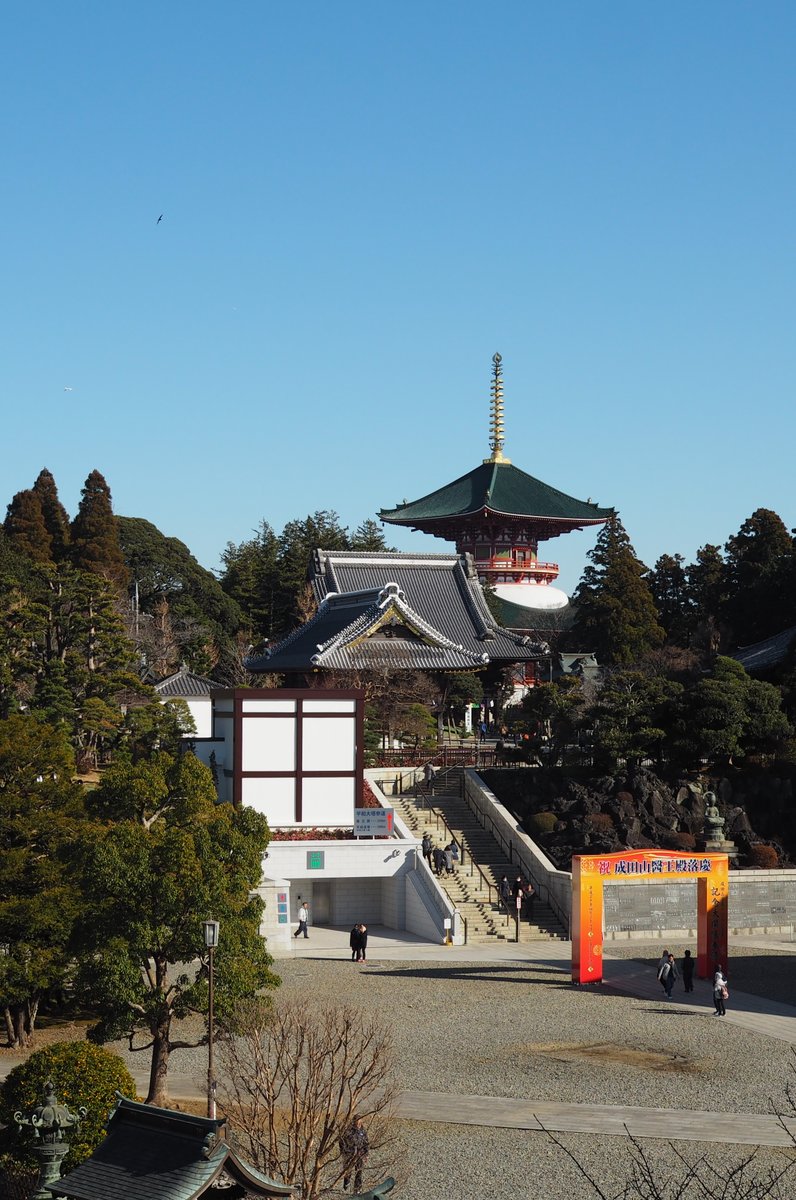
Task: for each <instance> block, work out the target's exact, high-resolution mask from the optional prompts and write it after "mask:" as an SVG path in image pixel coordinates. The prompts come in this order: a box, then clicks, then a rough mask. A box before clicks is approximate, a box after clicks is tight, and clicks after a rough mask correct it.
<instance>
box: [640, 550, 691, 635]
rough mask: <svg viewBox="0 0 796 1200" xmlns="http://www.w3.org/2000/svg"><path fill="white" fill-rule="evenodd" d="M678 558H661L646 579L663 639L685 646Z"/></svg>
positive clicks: (685, 614) (685, 617) (683, 596)
mask: <svg viewBox="0 0 796 1200" xmlns="http://www.w3.org/2000/svg"><path fill="white" fill-rule="evenodd" d="M683 561H684V560H683V556H682V554H674V555H672V554H662V555H661V556H660V558H659V559H658V561H657V562H656V564H655V566H654V568H653V569H652V571H651V573H650V577H649V584H650V590H651V591H652V598H653V600H654V601H655V607H656V608H657V610H658V620H659V621H660V624H661V626H662V628H663V629H664V631H665V633H666V636H667V638H669V639H670V640H671V641H673V642H676V643H677V644H678V645H687V634H686V630H687V626H688V595H687V587H686V584H687V579H686V573H685V568H684V567H683Z"/></svg>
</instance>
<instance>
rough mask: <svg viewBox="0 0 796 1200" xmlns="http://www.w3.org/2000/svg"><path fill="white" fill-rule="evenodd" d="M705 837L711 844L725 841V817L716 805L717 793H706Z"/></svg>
mask: <svg viewBox="0 0 796 1200" xmlns="http://www.w3.org/2000/svg"><path fill="white" fill-rule="evenodd" d="M705 837H706V838H707V840H708V841H709V842H723V841H724V817H722V815H721V813H720V812H719V810H718V807H717V805H716V793H715V792H705Z"/></svg>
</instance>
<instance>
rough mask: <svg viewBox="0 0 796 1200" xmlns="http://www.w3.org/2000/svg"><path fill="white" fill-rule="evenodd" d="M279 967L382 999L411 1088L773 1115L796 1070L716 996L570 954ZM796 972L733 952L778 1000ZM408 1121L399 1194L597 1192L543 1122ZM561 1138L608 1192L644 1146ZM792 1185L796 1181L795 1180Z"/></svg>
mask: <svg viewBox="0 0 796 1200" xmlns="http://www.w3.org/2000/svg"><path fill="white" fill-rule="evenodd" d="M674 949H677V948H674ZM611 953H617V954H620V953H621V954H622V956H623V957H632V958H640V959H641V960H642V961H644V960H646V959H647V958H649V961H650V962H651V963H652V962H653V961H655V960H656V959H657V957H658V955H659V953H660V947H655V948H654V949H653V948H649V954H648V948H647V947H644V946H638V945H634V946H632V947H627V954H625V953H624V948H615V947H613V946H612V947H611ZM761 958H765V966H764V967H763V968H762V969H761V964H760V959H761ZM755 962H756V964H757V965H756V966H755ZM277 970H278V972H279V974H280V975H281V977H282V980H283V983H282V987H281V989H280V992H281V993H282V994H284V995H296V994H303V993H310V994H312V995H313V996H314V997H315V998H316V999H318V998H329V999H330V1000H334V999H345V1000H346V1001H347V1002H349V1003H353V1004H356V1005H361V1006H362V1007H363V1008H366V1009H368V1010H369V1011H371V1012H378V1013H379V1014H380V1015H381V1017H382V1018H383V1019H384V1021H385V1022H386V1023H387V1024H389V1025H390V1026H391V1027H392V1029H393V1031H394V1036H395V1043H396V1046H397V1047H398V1080H397V1082H398V1086H399V1087H400V1088H401V1089H405V1090H433V1091H444V1092H449V1093H452V1094H475V1095H484V1096H503V1097H512V1096H516V1097H520V1098H522V1099H524V1100H532V1099H539V1100H561V1101H572V1102H581V1103H596V1104H634V1105H639V1106H643V1107H663V1108H682V1109H709V1110H713V1111H727V1112H761V1113H762V1112H769V1111H770V1099H771V1098H775V1099H777V1100H782V1098H783V1095H784V1089H785V1085H786V1083H787V1081H788V1078H789V1077H791V1078H793V1062H794V1058H793V1055H792V1054H791V1053H790V1052H789V1051H788V1050H787V1048H786V1047H785V1046H784V1045H783V1043H781V1042H777V1041H774V1040H772V1039H769V1038H766V1037H763V1036H761V1035H756V1034H752V1033H749V1032H747V1031H744V1030H742V1029H738V1028H736V1027H734V1026H733V1025H732V1024H729V1023H725V1022H719V1021H715V1020H711V1017H710V1011H711V1010H710V1009H709V1008H708V1007H707V1006H706V1010H705V1015H704V1016H702V1015H700V1014H697V1015H695V1014H691V1013H687V1012H684V1011H682V1010H678V1008H677V1007H676V1006H671V1005H668V1006H667V1005H666V1003H665V1002H664V1001H660V1002H658V1001H655V1002H651V1001H648V1000H639V999H634V998H632V997H627V996H621V995H616V994H614V993H612V992H607V991H590V990H587V989H577V988H572V987H571V985H570V983H569V977H568V968H566V966H564V967H562V968H558V969H555V968H552V967H547V966H543V965H538V964H534V963H525V962H509V963H483V962H481V963H471V964H468V963H466V962H456V963H455V964H450V963H447V962H404V961H389V962H388V961H385V962H382V963H379V962H369V963H368V965H367V967H364V968H359V967H356V966H355V965H354V964H353V963H351V962H349V961H347V960H343V961H340V960H313V959H294V960H280V962H279V963H278V964H277ZM795 976H796V973H795V972H794V956H793V955H789V954H788V955H778V954H776V953H765V952H763V951H758V950H754V951H752V950H749V951H748V952H747V951H745V952H744V953H743V954H742V955H734V956H733V961H732V975H731V981H732V982H733V983H734V985H735V986H736V987H739V988H742V989H746V990H749V991H757V992H760V991H761V988H763V987H765V988H766V989H767V990H768V991H769V994H770V995H771V996H772V998H778V999H790V998H791V997H790V992H792V983H793V980H794V977H795ZM787 980H790V983H791V987H790V989H789V993H788V994H787V995H786V994H784V992H783V989H784V988H785V983H786V981H787ZM753 984H754V985H755V986H754V987H753V986H752V985H753ZM119 1049H120V1050H122V1049H123V1047H121V1046H120V1047H119ZM206 1061H207V1060H206V1051H177V1052H176V1053H175V1054H174V1055H173V1056H172V1060H171V1065H172V1068H173V1070H174V1071H175V1072H185V1073H191V1072H195V1073H196V1075H197V1076H198V1077H201V1076H202V1074H203V1073H204V1071H205V1070H206ZM136 1065H138V1064H136ZM397 1126H398V1128H399V1130H400V1132H401V1134H402V1135H403V1141H404V1143H405V1145H406V1147H407V1151H408V1161H409V1163H410V1164H411V1171H410V1174H409V1175H408V1177H407V1178H406V1179H405V1180H402V1181H401V1186H400V1188H399V1189H397V1191H396V1192H394V1193H393V1195H395V1196H396V1200H421V1197H422V1200H437V1198H439V1200H448V1198H449V1197H450V1196H451V1194H454V1195H457V1196H460V1197H462V1198H463V1200H470V1198H472V1200H481V1198H486V1197H489V1196H491V1195H493V1194H496V1193H499V1194H500V1195H501V1196H502V1197H506V1198H508V1200H515V1198H516V1200H524V1198H525V1197H527V1196H528V1195H529V1194H532V1193H536V1192H539V1191H541V1192H542V1193H543V1194H544V1193H545V1192H547V1193H548V1194H549V1195H552V1196H567V1197H569V1196H576V1197H588V1196H591V1195H593V1194H595V1193H594V1192H593V1191H592V1189H591V1188H590V1187H589V1186H588V1185H587V1184H586V1183H585V1182H584V1181H583V1179H582V1178H581V1177H580V1175H579V1174H578V1171H577V1169H576V1168H575V1166H574V1165H573V1164H572V1163H571V1161H570V1160H569V1159H568V1158H567V1156H566V1154H565V1153H564V1151H563V1150H562V1149H561V1148H560V1147H558V1146H555V1145H553V1144H552V1143H551V1142H550V1141H549V1140H548V1139H547V1138H546V1137H545V1135H543V1134H538V1133H526V1132H518V1131H516V1130H515V1131H512V1130H505V1129H493V1128H487V1127H473V1126H450V1125H437V1124H431V1123H426V1122H409V1121H401V1122H397ZM562 1141H564V1144H565V1145H567V1146H568V1147H570V1148H571V1149H572V1151H573V1152H574V1153H575V1154H577V1156H578V1157H579V1158H580V1160H581V1161H582V1162H584V1164H585V1165H586V1166H587V1167H588V1169H589V1170H591V1171H592V1173H593V1174H594V1176H595V1177H596V1178H597V1179H598V1180H599V1182H600V1185H601V1187H602V1188H603V1189H604V1190H605V1192H606V1195H609V1196H611V1195H616V1194H617V1193H618V1192H619V1190H620V1188H621V1185H622V1183H623V1181H624V1180H625V1179H626V1178H627V1172H628V1163H629V1161H630V1155H631V1147H630V1145H629V1143H627V1142H626V1141H625V1139H622V1138H616V1137H607V1136H594V1135H567V1136H566V1139H562ZM643 1145H644V1146H645V1148H646V1149H648V1151H649V1152H650V1153H651V1154H652V1155H653V1156H656V1158H657V1161H660V1162H664V1161H666V1162H667V1163H668V1162H671V1161H672V1160H673V1153H674V1152H673V1151H671V1150H669V1149H667V1148H666V1145H665V1144H664V1143H657V1142H653V1141H649V1140H645V1141H644V1143H643ZM676 1147H677V1151H679V1152H680V1153H683V1154H684V1155H685V1156H686V1157H688V1158H689V1159H691V1158H696V1157H698V1156H699V1155H700V1154H702V1153H705V1154H707V1155H708V1156H710V1157H712V1158H713V1160H714V1161H716V1162H720V1163H725V1164H726V1163H731V1162H735V1161H737V1160H738V1159H740V1158H741V1157H742V1156H743V1155H744V1154H746V1153H748V1151H745V1150H743V1149H741V1148H738V1149H737V1150H736V1148H734V1147H728V1146H724V1145H720V1146H702V1145H699V1144H695V1143H692V1144H688V1143H683V1142H679V1143H676ZM791 1158H796V1155H794V1154H791ZM781 1162H782V1157H781V1156H780V1155H777V1154H776V1153H775V1152H774V1151H763V1152H761V1154H760V1156H759V1161H758V1168H757V1169H758V1170H763V1169H767V1168H768V1166H769V1165H772V1164H776V1163H781ZM670 1174H671V1175H674V1174H676V1168H672V1170H671V1172H670ZM695 1194H696V1193H695ZM784 1194H785V1195H794V1194H796V1186H791V1187H788V1188H786V1190H785V1192H784Z"/></svg>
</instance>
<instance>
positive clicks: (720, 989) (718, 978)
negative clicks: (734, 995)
mask: <svg viewBox="0 0 796 1200" xmlns="http://www.w3.org/2000/svg"><path fill="white" fill-rule="evenodd" d="M729 995H730V992H729V989H728V987H727V980H726V977H725V975H724V972H723V971H722V969H721V963H719V964H718V966H717V967H716V973H715V974H714V976H713V1003H714V1004H715V1006H716V1016H717V1017H724V1016H726V1015H727V1009H726V1008H725V1006H724V1001H725V1000H727V999H729Z"/></svg>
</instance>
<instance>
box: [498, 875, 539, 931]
mask: <svg viewBox="0 0 796 1200" xmlns="http://www.w3.org/2000/svg"><path fill="white" fill-rule="evenodd" d="M535 895H536V890H535V888H534V886H533V884H532V883H531V882H530V880H527V879H523V877H522V875H518V876H517V878H516V879H515V880H514V882H513V883H512V882H511V881H510V879H509V877H508V875H504V876H503V877H502V879H501V880H500V884H499V885H498V896H499V900H498V906H499V907H500V908H504V909H505V910H506V914H507V915H509V916H515V917H516V918H517V920H520V918H521V917H522V915H523V911H524V915H525V918H526V920H527V921H528V922H532V921H533V898H534V896H535Z"/></svg>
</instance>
